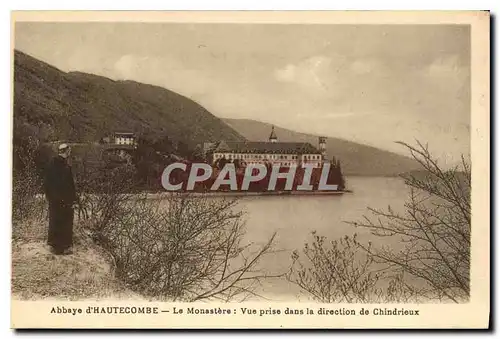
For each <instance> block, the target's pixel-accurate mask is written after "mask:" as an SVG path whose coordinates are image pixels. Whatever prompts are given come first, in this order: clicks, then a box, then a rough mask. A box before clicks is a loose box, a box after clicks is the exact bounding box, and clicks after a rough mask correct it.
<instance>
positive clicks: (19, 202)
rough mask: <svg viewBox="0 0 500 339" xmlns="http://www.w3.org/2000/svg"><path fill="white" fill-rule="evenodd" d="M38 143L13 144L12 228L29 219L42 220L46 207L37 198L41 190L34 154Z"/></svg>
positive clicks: (27, 141) (33, 140)
mask: <svg viewBox="0 0 500 339" xmlns="http://www.w3.org/2000/svg"><path fill="white" fill-rule="evenodd" d="M38 148H39V142H38V140H37V139H36V138H33V137H30V138H27V140H26V141H25V143H24V144H22V145H17V144H14V149H13V154H14V164H15V167H14V170H13V171H12V220H13V224H14V226H16V225H21V224H22V222H23V221H24V220H27V219H29V218H31V217H33V218H42V217H43V215H44V213H45V210H46V208H45V207H46V206H45V202H44V201H43V200H42V199H40V198H39V197H38V195H39V194H40V193H42V192H43V190H42V181H41V178H40V175H39V173H38V172H37V166H36V162H35V160H36V153H37V150H38Z"/></svg>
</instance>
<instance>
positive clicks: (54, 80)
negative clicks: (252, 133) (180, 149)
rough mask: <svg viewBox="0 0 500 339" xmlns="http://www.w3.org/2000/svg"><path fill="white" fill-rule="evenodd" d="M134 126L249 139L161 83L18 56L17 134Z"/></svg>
mask: <svg viewBox="0 0 500 339" xmlns="http://www.w3.org/2000/svg"><path fill="white" fill-rule="evenodd" d="M116 130H120V131H123V130H125V131H134V132H136V133H138V134H139V135H141V136H146V137H148V138H151V139H158V138H164V137H165V136H167V137H168V138H169V139H171V140H175V141H180V142H183V143H186V144H187V145H189V146H191V147H192V146H194V145H196V144H197V143H201V142H204V141H217V140H221V139H224V140H230V141H242V140H244V138H243V137H242V136H241V135H239V134H238V133H237V132H235V131H234V130H233V129H231V128H230V127H228V126H227V125H226V124H224V123H223V122H222V121H221V120H220V119H219V118H217V117H215V116H214V115H213V114H211V113H210V112H208V111H207V110H206V109H205V108H203V107H202V106H200V105H199V104H197V103H196V102H194V101H192V100H190V99H188V98H186V97H184V96H182V95H179V94H177V93H174V92H172V91H169V90H166V89H164V88H161V87H156V86H152V85H146V84H141V83H137V82H133V81H113V80H111V79H108V78H105V77H101V76H97V75H91V74H85V73H79V72H70V73H66V72H62V71H60V70H58V69H56V68H55V67H52V66H51V65H48V64H46V63H44V62H42V61H39V60H37V59H35V58H33V57H31V56H29V55H27V54H25V53H23V52H20V51H15V55H14V137H22V136H25V135H36V136H38V137H40V138H42V139H45V140H67V141H70V142H71V141H72V142H89V141H90V142H91V141H97V140H98V139H99V138H101V137H103V136H105V135H106V134H109V133H112V132H113V131H116Z"/></svg>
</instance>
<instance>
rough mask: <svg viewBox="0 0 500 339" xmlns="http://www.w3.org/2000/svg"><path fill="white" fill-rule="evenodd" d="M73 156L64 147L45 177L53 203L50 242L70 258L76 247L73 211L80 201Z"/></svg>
mask: <svg viewBox="0 0 500 339" xmlns="http://www.w3.org/2000/svg"><path fill="white" fill-rule="evenodd" d="M70 152H71V149H70V147H69V146H68V145H67V144H61V145H60V146H59V148H58V155H57V156H55V157H54V158H53V159H52V161H51V163H50V164H49V166H48V168H47V172H46V177H45V195H46V197H47V200H48V202H49V231H48V233H49V234H48V241H47V242H48V244H49V246H50V247H51V249H52V252H53V253H54V254H70V253H71V247H72V245H73V213H74V211H73V208H74V205H75V204H76V201H77V199H76V191H75V183H74V181H73V173H72V171H71V167H70V165H69V164H68V161H67V158H68V157H69V155H70Z"/></svg>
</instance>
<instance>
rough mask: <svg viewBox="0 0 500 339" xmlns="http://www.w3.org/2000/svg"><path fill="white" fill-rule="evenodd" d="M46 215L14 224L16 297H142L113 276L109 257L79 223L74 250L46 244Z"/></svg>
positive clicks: (14, 295) (13, 272) (72, 298)
mask: <svg viewBox="0 0 500 339" xmlns="http://www.w3.org/2000/svg"><path fill="white" fill-rule="evenodd" d="M45 219H46V218H30V219H29V220H26V221H24V222H22V223H14V225H13V234H12V236H13V239H12V278H11V283H12V285H11V286H12V288H11V291H12V297H13V298H14V299H22V300H34V299H37V300H39V299H52V298H57V299H58V300H60V299H68V300H80V299H93V300H99V299H106V298H126V299H135V300H140V299H141V297H140V296H138V295H137V294H135V293H134V292H131V291H130V290H128V289H127V288H126V287H124V286H123V285H122V284H121V283H120V282H119V281H118V280H117V279H115V278H114V275H113V269H112V267H113V266H112V264H111V262H110V260H109V257H108V256H107V255H106V254H105V253H104V252H103V251H102V249H101V248H99V247H98V246H96V245H94V244H93V243H92V242H91V241H90V239H87V238H86V236H85V235H84V234H83V233H82V232H81V230H80V228H79V227H78V225H75V226H76V227H75V238H74V254H71V255H65V256H56V255H54V254H52V253H51V252H50V251H49V247H48V246H47V245H46V233H47V220H45Z"/></svg>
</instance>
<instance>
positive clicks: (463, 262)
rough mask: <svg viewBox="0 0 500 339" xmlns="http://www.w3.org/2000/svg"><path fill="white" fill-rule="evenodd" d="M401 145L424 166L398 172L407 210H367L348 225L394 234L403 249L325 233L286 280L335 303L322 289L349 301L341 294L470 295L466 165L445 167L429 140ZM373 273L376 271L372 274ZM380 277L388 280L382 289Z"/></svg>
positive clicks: (394, 297)
mask: <svg viewBox="0 0 500 339" xmlns="http://www.w3.org/2000/svg"><path fill="white" fill-rule="evenodd" d="M400 144H401V145H403V146H405V147H406V148H407V149H408V150H409V152H410V154H411V155H412V157H413V158H414V159H415V160H416V161H417V162H419V163H420V165H421V166H422V171H420V172H416V173H410V174H406V175H403V178H404V180H405V184H406V186H407V187H408V188H409V198H408V201H406V203H405V210H404V212H397V211H395V210H393V209H392V208H391V207H390V206H389V207H388V209H387V211H383V210H378V209H373V208H369V211H370V212H371V215H370V216H365V217H364V218H363V219H362V220H361V221H352V222H349V223H350V224H351V225H353V226H355V227H361V228H366V229H369V230H370V231H371V233H372V234H373V235H375V236H376V237H380V238H384V237H385V238H387V237H392V238H394V237H396V238H397V240H398V241H400V242H401V243H402V244H403V248H402V249H400V250H398V249H393V248H388V247H387V246H373V245H372V244H371V243H368V244H365V243H362V242H358V241H357V240H356V238H355V237H354V238H352V239H346V241H347V242H346V241H344V243H342V242H332V243H331V245H330V246H326V244H325V241H324V239H322V238H317V239H316V240H315V242H313V245H312V246H311V245H308V244H306V247H305V249H304V255H303V256H301V255H300V254H299V253H298V252H295V254H294V265H295V266H294V267H295V270H294V269H292V271H291V274H290V275H289V279H290V280H291V281H293V282H295V283H297V284H298V285H299V286H300V287H301V288H302V289H304V290H306V291H308V292H309V293H310V294H312V295H313V296H315V297H316V298H317V297H318V295H319V296H320V299H321V300H322V301H325V302H332V298H330V297H329V294H328V293H326V294H325V292H324V291H329V290H331V289H333V288H334V287H335V286H341V287H342V286H343V288H344V289H343V290H342V288H340V290H341V291H344V292H343V293H342V295H341V299H339V297H338V296H337V297H336V298H333V299H335V300H345V301H349V300H348V299H347V297H346V296H352V295H355V296H356V299H357V300H366V299H367V298H368V297H370V296H374V295H375V296H376V295H378V296H379V297H381V298H382V299H383V300H385V301H422V300H427V301H429V300H439V301H453V302H463V301H466V300H468V298H469V295H470V231H471V211H470V187H471V176H470V165H469V164H468V162H467V161H466V160H465V158H464V157H462V163H461V165H460V166H457V167H455V168H453V169H451V170H444V169H443V168H442V167H441V166H440V165H439V164H438V161H437V160H436V159H434V158H433V157H432V155H431V153H430V152H429V149H428V147H427V146H426V145H423V144H421V143H419V142H418V143H417V146H415V147H414V146H410V145H408V144H406V143H402V142H400ZM353 248H356V249H357V251H358V252H359V253H358V257H357V258H356V257H355V256H353V255H351V253H352V251H353ZM360 256H361V257H360ZM363 258H365V259H363ZM306 264H307V265H308V266H306ZM346 265H347V266H346ZM344 266H346V268H344V269H343V271H340V273H339V270H342V267H344ZM375 272H378V273H377V274H379V275H377V276H373V275H372V276H370V274H374V273H375ZM353 279H354V280H353ZM339 280H340V281H339ZM382 280H388V281H389V283H388V285H386V286H388V287H386V288H385V289H384V290H382V289H381V287H380V283H379V281H380V282H381V281H382ZM353 281H354V282H353ZM359 281H361V282H363V281H368V282H370V286H371V287H370V288H366V289H362V290H361V291H362V292H363V293H359V291H360V288H359ZM346 286H347V287H346ZM362 286H366V283H364V285H362ZM318 291H320V292H318ZM325 295H326V296H327V297H325ZM342 298H343V299H342ZM349 298H351V297H349Z"/></svg>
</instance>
